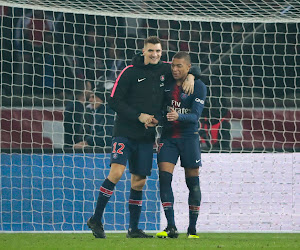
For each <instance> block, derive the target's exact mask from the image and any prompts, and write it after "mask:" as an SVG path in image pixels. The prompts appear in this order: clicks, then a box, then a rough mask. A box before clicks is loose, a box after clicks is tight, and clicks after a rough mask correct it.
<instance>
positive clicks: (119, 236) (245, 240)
mask: <svg viewBox="0 0 300 250" xmlns="http://www.w3.org/2000/svg"><path fill="white" fill-rule="evenodd" d="M199 236H200V239H187V237H186V235H185V234H180V236H179V238H178V239H158V238H153V239H127V238H126V235H125V234H123V233H115V234H107V238H106V239H95V238H94V236H93V235H92V234H86V233H83V234H80V233H74V234H66V233H61V234H56V233H49V234H48V233H33V234H32V233H1V234H0V249H5V250H10V249H18V250H20V249H31V250H35V249H39V250H40V249H109V250H114V249H131V250H133V249H139V250H142V249H163V250H169V249H170V250H177V249H193V250H196V249H220V248H221V249H287V250H289V249H300V233H294V234H292V233H279V234H278V233H201V234H199Z"/></svg>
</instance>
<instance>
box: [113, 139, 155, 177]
mask: <svg viewBox="0 0 300 250" xmlns="http://www.w3.org/2000/svg"><path fill="white" fill-rule="evenodd" d="M127 161H128V163H129V171H130V173H132V174H135V175H139V176H150V175H151V169H152V162H153V143H140V142H138V141H135V140H131V139H128V138H126V137H114V138H113V140H112V149H111V155H110V164H112V163H118V164H121V165H124V166H126V165H127Z"/></svg>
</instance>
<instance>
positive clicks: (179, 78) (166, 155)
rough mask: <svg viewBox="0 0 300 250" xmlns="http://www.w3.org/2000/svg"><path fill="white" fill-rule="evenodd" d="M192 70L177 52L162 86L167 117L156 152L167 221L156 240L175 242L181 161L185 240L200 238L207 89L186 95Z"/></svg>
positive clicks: (198, 83)
mask: <svg viewBox="0 0 300 250" xmlns="http://www.w3.org/2000/svg"><path fill="white" fill-rule="evenodd" d="M190 67H191V58H190V56H189V54H188V53H186V52H178V53H177V54H175V56H174V57H173V60H172V75H173V79H170V80H168V81H167V83H166V86H165V90H164V91H165V102H166V115H165V118H164V120H163V130H162V134H161V141H160V143H159V150H158V166H159V183H160V196H161V202H162V205H163V208H164V212H165V215H166V218H167V221H168V225H167V227H166V229H165V230H164V231H162V232H160V233H157V237H159V238H167V237H170V238H177V237H178V232H177V228H176V225H175V220H174V209H173V203H174V196H173V191H172V187H171V182H172V177H173V171H174V167H175V165H176V162H177V160H178V157H180V161H181V166H182V167H184V169H185V178H186V179H185V180H186V185H187V187H188V189H189V199H188V204H189V227H188V231H187V235H188V238H199V236H198V235H197V233H196V222H197V219H198V214H199V209H200V202H201V191H200V184H199V167H200V166H201V151H200V139H199V134H198V127H199V118H200V116H201V113H202V110H203V108H204V102H205V98H206V86H205V84H204V83H203V82H202V81H200V80H196V81H195V88H194V94H192V95H186V94H185V93H184V92H183V90H182V82H183V81H184V79H185V78H186V77H187V74H188V72H189V69H190Z"/></svg>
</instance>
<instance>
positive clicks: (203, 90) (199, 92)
mask: <svg viewBox="0 0 300 250" xmlns="http://www.w3.org/2000/svg"><path fill="white" fill-rule="evenodd" d="M194 95H195V100H196V101H197V98H198V99H199V102H200V104H203V105H204V102H205V99H206V95H207V87H206V85H205V84H204V83H203V82H202V81H201V80H200V79H197V80H195V92H194Z"/></svg>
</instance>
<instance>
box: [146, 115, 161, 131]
mask: <svg viewBox="0 0 300 250" xmlns="http://www.w3.org/2000/svg"><path fill="white" fill-rule="evenodd" d="M157 124H158V120H156V119H155V118H154V117H153V118H152V121H151V122H150V123H145V128H146V129H148V128H150V127H155V126H156V125H157Z"/></svg>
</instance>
